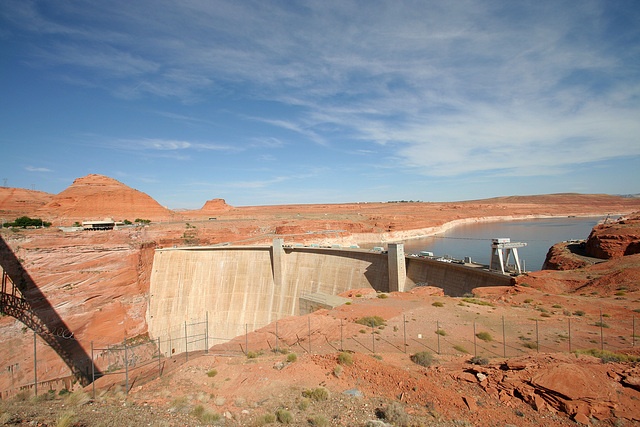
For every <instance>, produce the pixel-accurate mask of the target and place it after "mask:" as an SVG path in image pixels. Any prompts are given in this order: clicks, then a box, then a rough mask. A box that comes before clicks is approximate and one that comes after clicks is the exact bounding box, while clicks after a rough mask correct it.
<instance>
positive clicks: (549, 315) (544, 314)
mask: <svg viewBox="0 0 640 427" xmlns="http://www.w3.org/2000/svg"><path fill="white" fill-rule="evenodd" d="M540 317H551V314H550V313H546V312H542V313H540Z"/></svg>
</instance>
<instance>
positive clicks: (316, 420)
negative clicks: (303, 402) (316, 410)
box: [308, 415, 329, 427]
mask: <svg viewBox="0 0 640 427" xmlns="http://www.w3.org/2000/svg"><path fill="white" fill-rule="evenodd" d="M308 421H309V424H310V425H312V426H317V427H326V426H328V425H329V420H328V419H326V418H325V417H324V416H322V415H312V416H311V417H309V420H308Z"/></svg>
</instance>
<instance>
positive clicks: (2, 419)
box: [0, 411, 13, 425]
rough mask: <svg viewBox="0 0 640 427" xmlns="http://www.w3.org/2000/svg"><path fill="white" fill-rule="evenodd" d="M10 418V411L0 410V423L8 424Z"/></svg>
mask: <svg viewBox="0 0 640 427" xmlns="http://www.w3.org/2000/svg"><path fill="white" fill-rule="evenodd" d="M12 418H13V417H12V416H11V414H10V413H8V412H2V411H0V425H5V424H9V423H10V422H11V419H12Z"/></svg>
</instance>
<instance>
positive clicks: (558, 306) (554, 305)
mask: <svg viewBox="0 0 640 427" xmlns="http://www.w3.org/2000/svg"><path fill="white" fill-rule="evenodd" d="M551 308H562V306H561V305H560V304H553V305H552V306H551Z"/></svg>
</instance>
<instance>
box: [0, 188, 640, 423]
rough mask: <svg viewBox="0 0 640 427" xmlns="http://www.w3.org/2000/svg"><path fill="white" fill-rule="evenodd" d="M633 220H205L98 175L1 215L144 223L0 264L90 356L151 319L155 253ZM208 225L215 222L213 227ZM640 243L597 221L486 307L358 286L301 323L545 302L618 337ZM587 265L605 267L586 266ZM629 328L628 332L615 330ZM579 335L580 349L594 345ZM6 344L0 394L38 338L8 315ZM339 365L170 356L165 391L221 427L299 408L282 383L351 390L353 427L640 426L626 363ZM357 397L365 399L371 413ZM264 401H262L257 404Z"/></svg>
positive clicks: (605, 209)
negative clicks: (194, 401) (386, 417)
mask: <svg viewBox="0 0 640 427" xmlns="http://www.w3.org/2000/svg"><path fill="white" fill-rule="evenodd" d="M637 211H640V200H638V199H633V198H622V197H616V196H609V195H580V194H554V195H541V196H512V197H500V198H494V199H487V200H475V201H465V202H455V203H354V204H318V205H291V206H253V207H233V206H229V205H227V204H226V203H225V201H224V200H222V199H213V200H210V201H208V202H206V203H205V205H204V206H203V208H202V209H200V210H191V211H171V210H168V209H166V208H164V207H162V206H161V205H160V204H159V203H157V202H156V201H155V200H153V199H152V198H151V197H149V196H148V195H146V194H144V193H141V192H139V191H136V190H133V189H131V188H129V187H127V186H126V185H124V184H122V183H120V182H118V181H116V180H113V179H111V178H108V177H104V176H100V175H89V176H86V177H83V178H79V179H77V180H76V181H74V183H73V184H72V185H71V186H70V187H69V188H68V189H66V190H64V191H63V192H61V193H60V194H58V195H49V194H46V193H42V192H35V191H29V190H20V189H12V188H0V216H1V217H3V218H5V219H6V220H12V219H14V217H18V216H22V215H28V216H31V217H41V218H43V219H45V220H47V221H50V222H53V223H54V225H72V224H73V223H74V222H76V221H83V220H93V219H102V218H105V217H110V218H113V219H116V220H124V219H129V220H134V219H136V218H142V219H151V220H152V221H153V223H152V224H151V225H150V226H146V227H137V228H124V229H121V230H114V231H108V232H77V233H65V232H62V231H60V230H58V229H55V228H51V229H47V230H21V231H15V232H12V231H8V230H4V229H3V230H2V233H1V237H2V243H3V247H4V250H5V251H4V252H3V253H2V256H3V257H5V256H15V257H16V258H17V259H18V260H19V262H20V263H21V265H22V266H23V268H24V269H25V270H26V272H27V273H28V275H29V276H30V278H31V279H32V280H33V282H34V283H35V284H36V286H37V287H38V289H39V292H40V293H41V294H42V295H43V296H44V298H46V300H47V302H48V304H49V305H50V306H51V307H52V309H53V310H54V311H55V313H56V314H57V315H58V316H59V317H60V318H61V319H63V321H64V323H65V325H66V327H67V328H68V329H69V330H71V331H74V334H75V337H76V338H77V339H78V340H79V341H80V342H81V343H83V344H82V345H83V346H85V347H87V344H86V343H88V342H90V341H94V342H96V343H99V344H100V345H109V344H117V343H121V342H122V341H123V340H124V339H132V338H136V337H144V336H145V335H146V334H147V326H146V317H145V316H146V309H147V298H148V293H149V280H150V270H151V266H152V262H153V253H154V249H155V248H156V247H159V246H168V245H178V246H182V245H185V244H201V245H206V244H215V243H224V242H239V244H269V243H270V242H271V241H272V239H273V238H274V237H276V236H282V237H284V238H285V240H286V242H300V243H306V244H308V243H340V244H347V243H361V242H385V241H394V240H399V239H404V238H409V237H413V236H419V235H427V234H431V233H434V232H437V231H440V230H443V229H445V228H447V227H452V226H455V225H456V224H460V223H465V222H474V221H492V220H501V219H515V218H535V217H554V216H580V215H603V216H604V215H607V214H630V213H632V212H637ZM213 217H215V218H216V220H210V219H209V218H213ZM187 223H189V227H187V226H186V224H187ZM309 232H316V233H309ZM321 232H329V233H321ZM585 237H587V236H585ZM639 241H640V219H639V218H638V216H637V215H630V216H628V217H627V218H625V219H623V220H622V221H619V222H617V223H613V224H605V225H602V226H598V227H596V228H595V229H594V230H593V232H592V233H591V235H590V236H589V238H588V240H587V242H586V245H585V247H584V248H583V251H584V252H579V251H578V253H576V251H573V250H569V249H571V248H567V245H566V244H564V245H556V246H554V248H552V249H551V250H550V253H549V255H548V264H549V265H550V266H553V267H554V268H559V269H560V268H564V270H562V271H558V270H543V271H539V272H531V273H528V274H526V275H523V276H520V277H518V278H517V280H516V285H515V286H513V287H509V288H480V289H477V290H476V292H475V293H477V296H478V297H479V298H481V299H483V300H485V301H487V302H490V303H491V304H493V305H494V307H493V308H490V307H485V306H478V307H474V306H472V307H469V305H467V306H466V307H463V306H460V305H459V304H458V303H457V301H455V300H453V299H451V298H448V297H444V296H442V294H441V292H438V290H437V289H435V288H434V289H431V290H429V289H414V290H412V292H410V293H407V294H396V293H394V294H391V295H390V297H389V298H388V299H384V300H381V299H377V298H370V296H373V295H369V297H367V290H354V291H353V292H351V293H350V294H349V295H346V296H348V297H350V298H353V304H352V305H351V306H341V307H338V308H336V309H334V310H331V311H320V312H316V313H314V314H312V315H309V316H312V317H313V319H314V324H315V325H321V326H318V327H319V328H320V329H321V331H320V330H319V333H320V332H322V333H324V334H325V335H326V336H335V335H336V334H337V333H338V332H337V331H338V329H336V328H337V326H336V325H337V324H339V322H340V319H342V320H345V321H347V322H352V321H353V320H355V319H357V318H358V317H360V316H364V315H373V314H376V315H381V316H383V317H384V318H385V319H386V320H387V321H388V325H389V326H388V328H391V327H392V325H396V326H399V325H401V324H402V315H403V313H405V314H407V315H410V316H413V317H414V318H415V319H416V321H417V322H425V323H426V322H432V321H435V320H436V319H439V320H440V321H441V322H443V323H444V324H447V323H449V324H454V323H456V322H457V321H456V320H455V319H456V318H457V316H463V317H465V316H466V317H467V318H469V319H470V318H473V316H482V315H484V314H487V315H488V314H489V313H493V314H495V315H502V316H505V318H507V319H508V322H509V324H513V325H518V324H520V323H522V324H524V323H526V322H527V321H528V319H530V318H532V317H539V316H540V315H541V313H545V312H543V311H540V309H541V308H544V309H545V310H547V312H549V311H550V312H551V315H553V316H554V317H555V318H563V319H564V318H567V319H568V318H569V317H572V313H575V312H579V311H581V312H583V313H584V315H583V316H579V317H575V319H574V321H575V322H577V323H580V322H584V321H586V320H587V319H590V321H591V322H592V323H593V321H595V320H598V319H599V317H598V313H599V312H600V311H602V312H605V313H606V314H608V316H611V318H610V319H608V322H609V323H611V324H612V325H613V326H612V333H613V331H614V330H615V331H616V333H618V329H617V328H619V327H622V326H619V325H618V323H616V322H618V321H619V322H623V321H624V322H627V321H628V320H629V319H630V318H631V317H632V316H633V315H634V310H635V311H636V312H637V310H638V309H640V305H639V304H638V299H639V298H640V292H639V289H638V288H639V284H640V254H639V253H638V246H639V244H638V242H639ZM594 258H600V259H601V260H602V259H607V261H606V262H597V263H596V262H595V261H594ZM355 295H364V297H356V296H355ZM532 300H533V302H531V301H532ZM435 301H443V302H444V304H445V307H447V308H448V309H443V308H439V309H436V308H434V307H433V306H432V303H433V302H435ZM552 306H553V307H556V306H562V307H563V308H562V309H554V308H552ZM456 310H462V311H460V312H457V311H456ZM434 312H437V314H436V313H434ZM476 312H477V313H476ZM309 316H304V317H300V318H297V317H292V318H287V319H283V321H282V322H281V325H280V328H281V331H280V334H281V335H282V339H283V340H289V343H290V344H291V345H292V346H293V345H294V343H295V341H296V339H297V338H299V337H300V336H304V335H305V333H306V332H305V331H306V327H307V319H306V317H309ZM398 319H400V323H398ZM540 320H541V321H545V320H546V319H545V318H542V319H540ZM336 322H338V323H336ZM585 324H586V323H585ZM627 326H628V325H627ZM349 328H351V331H352V332H353V333H355V334H357V333H358V332H357V331H358V329H359V328H360V327H359V326H358V325H356V324H355V323H349ZM451 328H452V329H453V326H452V327H451ZM459 328H463V327H462V326H460V327H459ZM264 329H265V330H264V331H263V330H258V331H255V332H252V333H250V334H249V335H248V337H247V338H246V339H247V342H248V343H249V345H250V346H251V347H253V348H258V346H259V345H262V344H264V342H266V341H265V340H268V339H267V338H265V337H269V336H272V334H273V332H269V331H268V330H267V329H268V327H267V328H264ZM596 331H597V330H596ZM451 332H454V331H453V330H452V331H451ZM623 333H626V332H625V331H624V330H623V331H622V332H620V334H623ZM583 338H584V340H588V339H589V335H588V334H587V335H585V336H584V337H583ZM0 340H1V342H2V343H3V346H2V347H1V348H0V360H1V361H3V364H2V366H0V369H2V370H3V371H2V372H3V374H2V375H0V390H10V389H11V388H12V387H15V386H16V385H20V384H25V383H28V382H29V378H32V377H33V368H32V360H31V359H30V357H31V356H30V354H31V351H32V342H33V336H32V335H31V334H29V333H27V331H26V329H25V328H23V326H22V325H21V324H20V323H19V322H18V321H16V320H15V319H13V318H11V317H8V316H3V317H2V318H0ZM260 343H262V344H260ZM514 345H515V344H514ZM592 346H593V347H596V345H592ZM630 347H631V346H630V345H629V349H628V350H626V352H627V353H628V354H636V355H640V353H638V351H637V350H634V349H632V348H630ZM265 348H268V347H265ZM16 349H21V351H16ZM85 350H87V349H85ZM39 351H40V353H39V355H38V364H39V366H40V369H43V371H42V372H40V369H39V379H40V380H47V379H55V378H60V377H63V376H65V375H68V373H69V370H68V368H67V367H66V366H65V365H64V363H62V362H61V361H60V359H59V358H58V356H57V355H56V354H55V352H53V351H47V349H46V348H44V349H40V350H39ZM496 351H497V350H496ZM336 357H337V356H336V354H335V353H333V354H331V353H329V354H319V355H313V354H311V355H307V354H301V356H300V359H299V362H297V363H295V364H292V365H290V366H289V365H286V364H285V367H286V369H277V370H274V369H272V366H273V365H274V363H276V364H277V363H279V362H278V361H279V360H282V357H280V358H278V356H276V355H265V356H264V358H261V360H260V361H258V362H256V363H253V364H249V365H247V364H243V363H238V362H237V359H233V358H232V359H228V358H221V357H211V356H209V357H208V358H206V357H205V358H202V357H200V358H196V359H194V360H191V359H190V361H189V363H187V364H182V363H178V364H177V365H175V363H176V359H174V361H173V363H174V365H175V366H174V367H173V368H171V369H172V370H170V372H171V373H170V375H171V378H172V379H173V380H174V381H175V383H174V387H173V389H174V390H173V392H174V394H175V393H178V394H180V393H182V394H185V395H186V394H189V393H196V390H198V391H200V392H201V391H203V390H205V391H206V393H207V394H209V393H211V394H212V395H213V394H215V395H216V396H218V397H219V398H220V399H216V405H217V406H218V407H219V408H218V409H219V410H220V411H221V412H225V413H227V414H229V417H230V419H229V420H228V421H229V422H230V423H231V425H235V424H234V423H233V421H234V420H235V423H236V424H237V425H242V424H246V423H249V422H251V420H252V419H254V418H255V417H256V416H257V415H258V414H260V413H261V411H262V410H261V409H260V406H257V407H256V406H253V405H255V402H263V401H264V402H266V401H267V400H269V398H270V397H271V398H273V396H275V395H278V394H279V396H280V399H284V400H285V401H286V399H288V398H291V399H293V400H291V402H289V403H290V405H296V403H295V402H296V401H297V400H299V398H298V397H295V398H294V397H291V396H293V395H291V396H290V394H291V388H292V387H313V386H317V385H320V384H322V385H325V386H326V387H327V388H329V389H330V390H331V391H332V393H334V394H337V395H339V394H340V392H342V391H344V390H346V389H349V388H359V390H360V391H361V392H362V393H363V394H364V397H363V399H364V400H363V401H360V402H359V403H358V402H356V403H354V404H352V406H351V407H350V410H352V411H353V416H354V417H355V416H356V414H357V413H358V411H361V412H366V411H367V409H364V408H365V407H368V408H369V409H368V411H369V412H370V413H371V416H372V417H374V414H373V409H374V408H373V407H374V406H375V405H382V403H380V401H375V399H386V400H385V402H390V401H394V400H399V401H400V402H401V403H402V404H403V405H405V410H406V411H407V413H408V414H409V416H415V417H441V420H448V421H452V420H468V422H470V423H472V424H474V425H486V422H489V423H497V424H500V425H503V424H504V423H508V424H513V425H543V424H551V425H554V424H557V425H570V424H571V423H572V422H573V421H569V419H572V420H575V421H577V422H582V423H584V424H588V423H590V422H591V421H592V420H598V419H599V420H603V421H604V420H608V421H607V422H614V421H616V420H627V421H630V422H639V421H640V410H639V409H638V405H637V401H639V399H640V391H638V390H639V387H640V386H639V384H640V372H639V368H638V367H637V365H630V364H628V363H626V364H625V363H609V364H602V363H600V361H599V359H596V358H593V357H591V356H580V357H573V356H569V355H567V354H563V353H539V354H538V353H535V351H534V352H533V353H531V354H529V355H525V356H521V357H520V358H507V359H504V358H501V357H499V355H498V356H497V357H492V358H491V363H490V364H489V365H486V366H480V365H469V364H468V363H467V362H468V360H469V356H466V355H465V354H464V353H460V352H459V354H453V355H452V354H449V355H446V356H444V355H443V356H441V357H440V359H439V363H438V364H437V366H436V367H431V368H428V369H426V370H425V369H424V368H417V367H416V365H413V364H412V363H411V362H410V361H409V360H408V355H405V354H403V353H393V352H392V353H388V354H386V353H385V354H382V359H383V360H377V359H373V358H371V357H370V356H368V355H367V354H354V355H353V359H354V365H353V366H349V367H346V366H345V367H344V375H341V376H336V375H332V374H331V372H333V369H334V367H335V366H336V360H335V359H336ZM183 362H184V359H183ZM211 367H216V369H217V370H218V371H220V372H223V373H224V375H223V376H224V377H225V378H228V379H229V381H228V383H223V382H217V384H216V385H215V388H212V387H214V386H213V385H211V384H205V385H202V384H201V385H198V386H197V387H196V388H194V387H195V386H194V385H195V384H200V383H201V382H202V381H201V380H202V378H201V376H202V375H204V374H203V372H206V371H207V370H209V369H211ZM194 372H196V373H197V374H194ZM267 374H268V375H267ZM480 374H481V375H480ZM221 375H222V374H221ZM265 375H267V377H269V378H271V380H270V381H269V384H268V385H264V384H263V385H261V386H258V385H257V384H258V382H259V379H260V378H263V377H264V376H265ZM109 378H110V377H104V378H101V380H100V383H99V386H100V387H103V388H104V389H108V388H109V387H111V386H112V385H113V384H114V382H117V379H114V380H110V379H109ZM109 381H111V382H109ZM166 381H167V380H166V378H164V379H160V380H155V381H154V380H151V381H150V382H148V383H146V384H142V385H139V386H137V387H136V389H135V393H134V392H133V391H134V390H132V393H131V394H130V398H132V399H134V400H135V399H138V401H140V402H143V401H144V402H148V403H149V404H150V405H158V406H160V407H162V405H165V407H166V406H167V405H169V402H170V400H171V398H172V397H175V396H172V397H170V396H167V395H165V394H164V393H163V392H162V391H161V390H162V388H163V387H165V388H166V384H167V383H166ZM189 384H192V386H189ZM210 388H211V390H209V389H210ZM298 394H299V393H298V392H296V394H295V396H298ZM239 399H244V401H245V402H246V404H245V405H244V406H243V405H240V404H237V402H238V401H239ZM265 399H266V400H265ZM372 399H373V400H372ZM221 402H222V403H221ZM233 402H236V404H234V403H233ZM251 402H253V403H251ZM270 402H271V401H270ZM332 402H333V401H332ZM363 402H368V406H367V405H365V404H364V403H363ZM376 402H377V403H376ZM333 403H335V402H333ZM269 404H270V403H269ZM269 404H265V405H266V406H265V408H266V407H267V406H268V405H269ZM328 407H329V406H328ZM256 408H257V409H256ZM263 409H264V408H263ZM344 417H345V418H344V419H343V420H342V421H343V422H342V424H343V425H349V424H352V422H354V423H355V421H354V420H355V419H356V418H353V419H350V418H349V415H348V414H345V415H344ZM417 419H424V418H417ZM434 419H435V418H434ZM349 420H351V421H349ZM358 422H359V421H358ZM620 422H623V421H620ZM501 423H502V424H501Z"/></svg>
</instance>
